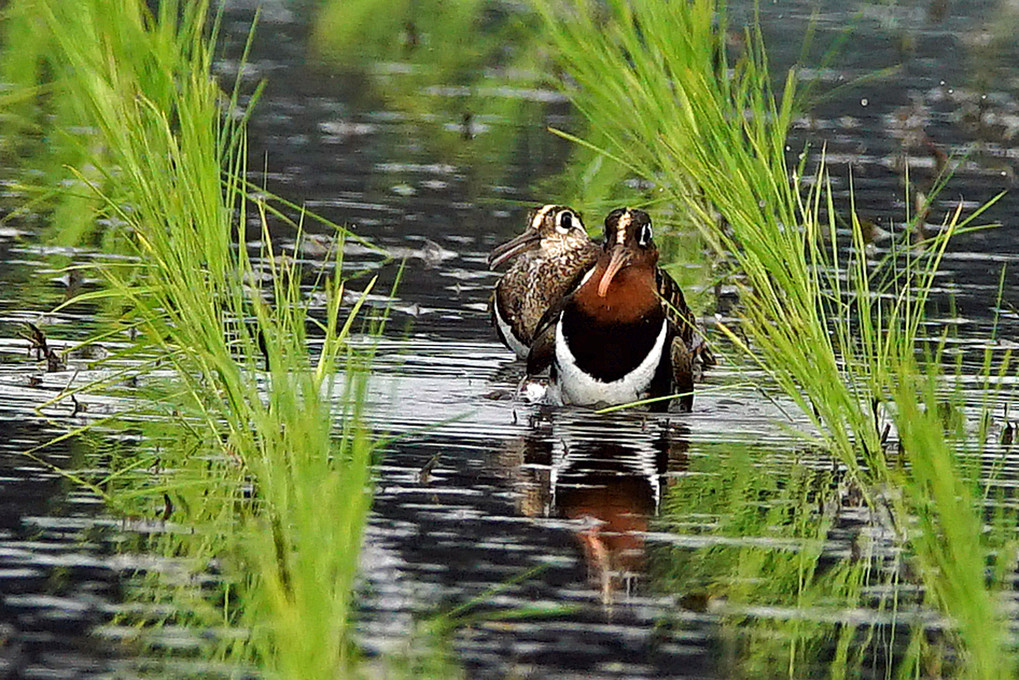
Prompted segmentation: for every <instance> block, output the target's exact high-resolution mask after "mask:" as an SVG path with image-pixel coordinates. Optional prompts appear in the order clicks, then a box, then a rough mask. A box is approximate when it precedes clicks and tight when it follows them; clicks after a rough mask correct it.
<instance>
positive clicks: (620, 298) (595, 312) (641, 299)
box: [527, 208, 714, 411]
mask: <svg viewBox="0 0 1019 680" xmlns="http://www.w3.org/2000/svg"><path fill="white" fill-rule="evenodd" d="M535 336H536V338H537V339H536V340H535V342H534V343H533V345H532V347H531V351H530V353H529V355H528V366H527V369H528V374H529V375H536V374H537V373H540V372H541V371H543V370H544V369H545V368H546V367H549V366H550V367H551V379H552V380H551V381H552V390H551V395H552V399H553V400H554V401H559V402H562V403H565V404H581V405H596V404H605V405H614V404H625V403H629V402H632V401H638V400H641V399H647V398H652V397H661V396H666V395H669V394H673V393H680V392H682V393H685V395H684V396H683V397H680V408H681V409H683V410H685V411H689V410H690V409H691V408H692V406H693V384H694V362H695V360H696V359H700V361H701V362H702V363H703V364H704V365H711V364H713V363H714V358H713V357H712V356H711V354H710V352H709V351H708V350H707V347H706V345H705V344H704V341H703V339H702V338H701V336H700V334H699V332H698V331H697V324H696V318H695V317H694V315H693V313H692V312H691V311H690V308H689V307H688V306H687V304H686V300H685V298H684V297H683V292H682V290H680V288H679V286H678V285H677V284H676V282H675V281H674V280H673V279H672V277H671V276H669V274H668V273H667V272H665V271H664V270H663V269H661V268H660V267H658V248H657V247H656V246H655V243H654V240H653V229H652V226H651V218H650V216H649V215H648V214H647V213H646V212H644V211H643V210H633V209H630V208H618V209H616V210H613V211H612V212H611V213H609V215H608V217H606V218H605V241H604V243H603V245H602V248H601V252H600V254H599V256H598V259H597V260H596V262H595V264H594V265H593V266H592V267H589V268H588V269H587V270H586V271H584V272H582V273H581V274H579V275H578V276H577V277H576V278H575V280H574V282H573V283H572V284H571V286H570V290H569V291H568V292H567V293H565V294H564V295H563V296H562V298H561V299H560V300H559V302H558V303H557V304H556V305H554V306H553V307H551V308H550V309H549V311H548V313H546V315H545V316H544V317H543V318H542V320H541V322H540V323H539V327H538V329H537V331H536V333H535ZM667 406H668V402H666V401H660V402H656V403H654V404H652V405H651V406H650V408H651V409H652V410H665V409H666V408H667Z"/></svg>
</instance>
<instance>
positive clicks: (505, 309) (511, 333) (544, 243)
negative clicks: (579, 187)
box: [488, 205, 601, 358]
mask: <svg viewBox="0 0 1019 680" xmlns="http://www.w3.org/2000/svg"><path fill="white" fill-rule="evenodd" d="M600 252H601V249H600V248H599V246H598V245H597V244H596V243H594V242H593V241H592V240H591V239H590V238H589V237H588V235H587V231H586V230H585V229H584V224H583V222H582V221H581V220H580V216H579V215H578V214H577V213H576V211H574V210H572V209H571V208H569V207H567V206H564V205H545V206H542V207H540V208H538V209H536V210H534V211H532V213H531V215H530V218H529V220H528V224H527V228H526V229H525V230H524V233H523V234H521V235H520V236H517V237H516V238H514V239H512V240H510V241H508V242H506V243H504V244H502V245H500V246H498V247H496V248H495V249H494V250H493V251H492V254H491V256H490V257H489V259H488V263H489V266H490V267H491V268H493V269H495V268H497V267H499V266H501V265H502V264H504V263H506V262H508V261H510V260H512V261H513V262H512V264H511V265H510V267H509V269H508V270H507V272H506V274H505V275H504V276H503V277H502V278H501V279H499V282H498V283H497V284H496V286H495V292H494V294H493V296H492V302H491V313H492V325H493V326H495V328H496V331H497V332H498V334H499V339H500V340H502V342H503V343H504V344H505V345H506V346H507V347H509V348H510V349H511V350H513V351H514V352H515V353H516V355H517V356H518V357H520V358H524V357H526V356H527V353H528V351H529V349H530V346H531V343H532V342H533V341H534V333H535V329H536V327H537V325H538V322H539V321H540V320H541V318H542V316H544V314H545V313H546V312H547V311H548V310H549V308H550V307H551V306H553V305H554V304H555V303H556V302H557V301H558V300H559V298H560V297H561V296H562V295H563V293H564V292H565V291H566V290H567V288H568V287H569V285H570V283H571V282H572V281H573V280H574V278H576V276H577V274H578V273H579V272H582V271H584V270H585V269H587V268H588V267H590V266H591V264H592V263H593V262H594V261H595V260H596V259H597V258H598V254H599V253H600Z"/></svg>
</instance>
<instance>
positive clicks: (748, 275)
mask: <svg viewBox="0 0 1019 680" xmlns="http://www.w3.org/2000/svg"><path fill="white" fill-rule="evenodd" d="M535 4H536V7H537V9H538V11H539V12H541V13H542V15H543V16H544V17H545V19H546V30H547V31H548V33H549V35H550V36H551V39H552V42H553V43H554V45H555V47H556V49H557V50H558V56H559V61H560V64H561V65H562V67H563V68H564V70H565V71H566V72H567V73H568V74H569V76H570V80H569V81H568V84H566V85H565V88H566V90H567V91H568V92H569V94H570V96H571V97H572V98H573V100H574V101H575V102H576V104H577V106H578V107H579V108H580V109H581V110H582V111H583V112H584V113H585V115H586V116H587V117H588V118H589V120H590V122H591V125H592V127H594V128H596V129H598V131H599V135H600V136H602V137H604V138H607V139H608V140H609V144H608V147H607V148H604V149H603V151H604V153H606V154H609V155H611V156H612V157H614V158H616V159H617V160H618V161H619V162H621V163H624V164H626V165H627V166H628V167H630V168H631V169H632V171H633V172H634V173H636V174H637V175H639V176H641V177H643V178H645V179H647V180H650V181H652V182H654V183H655V184H656V185H657V187H659V188H660V189H661V190H662V191H663V192H665V193H666V194H667V195H668V196H670V197H671V199H672V200H673V202H674V203H676V204H677V205H682V206H684V207H685V209H686V210H687V211H688V213H689V214H690V216H691V218H692V219H694V220H695V221H696V223H697V224H698V225H699V226H700V228H701V229H702V230H703V233H704V234H705V237H706V238H707V239H708V240H709V241H710V242H711V243H712V244H713V245H714V246H715V248H716V250H717V251H718V252H719V253H720V254H721V255H722V256H723V257H725V258H728V259H729V260H730V261H731V262H732V263H733V264H734V265H735V268H736V269H738V270H739V272H740V273H741V275H742V277H744V278H743V281H744V282H745V284H744V285H743V286H742V289H741V297H742V303H743V306H742V320H741V326H740V330H741V332H740V333H737V332H736V330H735V329H729V328H726V327H723V328H722V330H723V332H725V333H726V335H727V336H728V338H729V339H730V340H731V341H732V343H733V344H734V345H735V346H736V347H738V348H739V349H741V350H742V351H743V352H744V354H745V356H746V357H748V358H749V359H750V360H751V361H753V362H756V363H757V364H758V365H759V366H760V367H761V368H763V369H764V371H765V372H766V373H767V375H768V376H770V378H771V380H772V381H773V382H774V384H775V385H777V386H778V387H780V388H781V389H782V390H783V391H784V392H785V394H786V395H787V396H788V397H789V398H790V399H791V400H793V401H794V402H795V403H796V404H797V405H798V406H799V407H800V409H801V411H802V412H803V413H804V415H805V416H806V417H807V418H809V419H810V421H811V422H812V424H813V426H814V427H813V431H811V432H805V433H803V436H804V437H805V438H806V439H807V440H808V442H809V443H811V444H813V445H819V446H822V447H824V448H825V449H826V450H829V451H831V452H833V453H834V454H835V455H837V456H838V458H839V459H840V460H841V461H842V463H843V464H844V465H846V466H847V467H848V468H849V470H850V471H851V473H852V475H853V478H854V480H855V482H856V483H857V484H860V486H861V488H862V489H863V491H864V494H865V496H866V498H867V502H868V503H869V504H871V505H872V506H874V507H879V506H881V505H885V504H887V505H889V506H890V507H891V508H892V509H893V510H894V513H893V516H894V518H895V520H896V524H897V529H898V531H899V532H900V535H901V539H902V540H903V541H904V542H905V544H906V545H908V547H909V548H910V549H911V551H912V553H913V554H914V556H915V559H916V561H917V563H918V564H919V565H920V568H919V572H920V575H921V577H922V579H923V583H924V585H925V586H926V589H927V593H928V597H929V599H930V601H931V603H932V604H934V605H936V606H937V607H938V608H940V609H941V610H942V611H943V612H944V613H945V614H946V615H947V616H948V617H949V618H950V619H951V620H952V621H953V622H954V626H953V628H952V630H953V635H954V640H955V642H956V644H957V645H958V647H959V651H960V658H961V659H962V661H963V663H962V666H961V669H960V671H959V674H960V675H961V676H965V677H974V678H992V677H1008V676H1010V675H1011V673H1012V670H1013V668H1014V666H1013V661H1011V660H1010V661H1009V662H1007V663H1003V662H1002V660H1003V659H1006V658H1008V659H1011V657H1010V656H1009V652H1008V650H1007V646H1006V645H1005V640H1006V635H1005V628H1006V626H1005V621H1004V619H1003V617H1002V616H1001V614H1000V612H999V610H998V608H997V607H996V606H995V603H994V597H993V591H994V589H995V588H996V587H998V585H997V584H995V583H988V581H987V580H986V578H985V574H984V563H985V560H986V559H987V556H988V555H989V554H990V552H991V549H992V547H993V546H992V545H991V544H990V542H989V539H988V538H987V536H986V534H985V533H984V532H983V531H982V529H983V527H984V522H983V518H982V508H981V505H980V502H979V501H980V500H981V499H982V494H981V492H980V489H979V487H978V486H977V482H976V480H974V479H972V478H971V477H970V476H967V475H966V474H964V469H963V465H962V463H961V462H960V457H959V452H958V451H957V449H956V448H955V446H954V445H953V442H952V441H950V440H946V438H945V436H944V433H943V429H942V426H941V424H940V422H939V420H938V419H937V417H936V416H935V415H934V414H936V413H937V412H938V410H939V404H938V398H937V393H936V391H935V390H934V389H933V385H935V384H936V383H937V382H938V380H939V377H940V375H939V368H938V366H937V364H936V363H935V362H923V363H921V362H919V361H918V360H917V353H918V346H917V333H918V329H919V324H920V322H921V320H922V319H923V318H924V313H925V310H926V308H927V300H928V295H929V291H930V288H931V284H932V282H933V279H934V275H935V272H936V271H937V268H938V265H939V263H940V260H941V257H942V256H943V254H944V252H945V248H946V247H947V245H948V242H949V240H950V239H951V237H952V236H953V234H955V233H957V232H958V231H959V230H960V229H962V228H964V227H966V225H967V224H969V223H970V221H971V220H973V219H974V218H975V217H977V216H978V215H979V213H980V212H981V211H977V212H976V213H975V214H973V215H970V216H968V217H966V218H965V219H963V218H962V216H961V214H960V212H959V211H956V212H955V213H954V214H952V215H951V216H950V217H949V219H948V220H947V222H946V224H945V225H944V227H943V229H942V230H941V231H940V233H939V234H938V235H937V236H936V237H934V238H932V239H931V240H930V241H929V242H928V243H927V244H926V245H927V248H926V249H925V250H924V251H923V252H922V254H920V255H915V256H914V254H913V253H912V251H910V252H909V253H908V255H909V256H908V257H905V258H903V257H895V258H890V259H889V260H888V261H887V264H888V267H886V268H880V269H877V270H874V269H872V268H871V266H870V265H868V261H867V258H866V257H865V254H864V253H865V247H864V246H865V244H864V242H863V237H862V233H861V229H860V226H859V223H858V221H857V219H856V217H855V215H850V218H849V220H848V221H849V222H850V224H851V226H852V233H853V242H852V243H851V244H848V246H847V244H842V246H843V247H840V244H839V243H838V242H837V240H836V239H835V237H834V235H835V233H836V230H835V219H836V217H835V215H836V210H835V206H834V203H833V200H832V198H831V196H832V193H831V189H830V186H829V181H828V176H827V171H826V170H825V168H824V165H823V159H822V162H821V163H820V165H819V167H818V169H817V170H816V171H814V172H812V173H811V174H810V176H809V177H804V167H805V166H803V165H802V164H801V165H800V166H799V167H796V168H790V167H789V166H788V165H787V160H786V159H787V155H788V153H789V149H788V148H787V143H788V142H787V131H788V129H789V127H790V124H791V121H792V118H793V116H794V114H795V113H796V111H797V107H798V106H799V102H798V100H797V95H796V81H795V78H794V76H793V73H792V72H790V73H789V74H788V75H787V77H786V78H785V79H784V82H783V84H782V90H781V93H780V94H775V93H774V92H773V89H772V80H771V75H770V73H769V70H768V63H767V58H766V54H765V50H764V46H763V40H762V38H761V36H760V33H759V32H758V31H757V30H756V29H754V28H751V29H749V30H747V31H746V32H745V36H744V37H745V44H746V49H745V52H744V53H743V54H742V55H740V56H739V58H738V59H736V60H735V61H734V63H731V64H730V63H729V57H728V55H727V47H726V41H725V36H726V35H727V32H728V30H729V27H728V26H727V24H726V19H725V13H724V7H723V6H721V5H717V4H716V3H715V2H713V1H712V0H694V1H693V2H690V3H678V4H677V3H629V2H625V0H615V1H612V2H609V3H608V7H607V8H605V6H604V5H601V4H598V3H593V2H588V1H586V0H578V1H577V2H571V3H567V8H566V9H563V6H562V4H560V3H552V2H544V1H540V0H539V1H537V2H536V3H535ZM578 141H579V140H578ZM715 210H717V212H718V213H720V214H721V215H722V217H723V218H724V223H721V224H720V223H719V222H718V221H717V220H716V219H715V218H714V211H715ZM844 253H849V255H848V257H847V256H846V255H844ZM1006 361H1007V358H1006ZM875 404H882V405H884V406H885V407H887V408H888V411H889V412H890V413H891V417H892V419H893V420H894V423H895V425H896V426H897V432H898V440H899V443H900V445H901V447H902V449H903V451H904V452H905V456H906V457H907V459H908V461H909V463H910V465H909V466H908V467H907V468H905V469H904V470H899V469H897V468H894V467H893V466H891V465H890V464H889V462H888V458H887V456H886V452H885V448H884V443H883V441H882V436H881V435H882V433H881V432H879V430H878V425H877V419H876V417H875V413H874V406H875ZM893 489H897V491H892V490H893ZM917 522H919V524H917Z"/></svg>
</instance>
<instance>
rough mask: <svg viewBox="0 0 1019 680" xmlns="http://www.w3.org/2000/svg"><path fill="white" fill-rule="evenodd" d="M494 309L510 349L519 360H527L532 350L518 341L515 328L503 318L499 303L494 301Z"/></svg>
mask: <svg viewBox="0 0 1019 680" xmlns="http://www.w3.org/2000/svg"><path fill="white" fill-rule="evenodd" d="M492 308H493V309H494V310H495V323H496V325H497V326H498V327H499V332H500V333H501V334H502V337H504V338H506V342H507V344H509V348H510V349H511V350H513V351H514V352H516V353H517V356H518V357H519V358H521V359H526V358H527V352H528V351H529V349H530V348H529V347H528V346H527V345H525V344H524V343H522V342H520V341H519V340H517V336H515V335H514V334H513V328H512V327H511V326H510V325H509V322H508V321H506V319H504V318H502V314H500V313H499V303H498V302H496V301H495V300H492Z"/></svg>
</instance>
